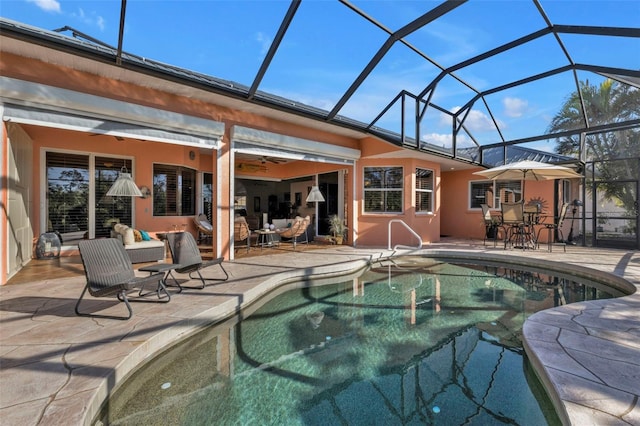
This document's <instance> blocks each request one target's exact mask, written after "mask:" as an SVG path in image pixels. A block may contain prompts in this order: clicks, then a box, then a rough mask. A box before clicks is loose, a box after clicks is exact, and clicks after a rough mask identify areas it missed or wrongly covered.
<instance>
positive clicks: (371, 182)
mask: <svg viewBox="0 0 640 426" xmlns="http://www.w3.org/2000/svg"><path fill="white" fill-rule="evenodd" d="M403 182H404V174H403V171H402V167H365V168H364V212H365V213H401V212H402V199H403V192H402V187H403Z"/></svg>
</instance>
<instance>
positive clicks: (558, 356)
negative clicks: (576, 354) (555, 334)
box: [527, 338, 600, 381]
mask: <svg viewBox="0 0 640 426" xmlns="http://www.w3.org/2000/svg"><path fill="white" fill-rule="evenodd" d="M527 343H528V344H529V346H530V347H531V348H532V349H533V350H534V352H535V354H536V356H537V357H538V358H539V359H540V362H542V364H543V365H544V366H545V367H548V368H553V369H555V370H558V371H564V372H567V373H570V374H572V375H575V376H579V377H583V378H585V379H588V380H593V381H600V379H599V378H598V377H596V376H594V375H593V374H591V373H590V372H589V371H588V370H586V369H585V368H584V367H583V366H582V365H581V364H580V363H578V362H577V361H576V360H575V359H573V358H572V357H570V356H569V355H568V354H567V353H566V352H565V351H564V350H562V346H560V345H559V344H558V343H557V342H556V343H551V342H542V341H532V340H530V339H528V338H527Z"/></svg>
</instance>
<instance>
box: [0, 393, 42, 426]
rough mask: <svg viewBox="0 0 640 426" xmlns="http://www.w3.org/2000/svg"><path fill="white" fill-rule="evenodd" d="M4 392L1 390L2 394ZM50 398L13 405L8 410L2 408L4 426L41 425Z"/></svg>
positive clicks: (1, 415) (0, 416)
mask: <svg viewBox="0 0 640 426" xmlns="http://www.w3.org/2000/svg"><path fill="white" fill-rule="evenodd" d="M1 392H2V391H1V390H0V393H1ZM48 403H49V398H48V397H47V398H42V399H39V400H35V401H27V402H24V403H22V404H16V405H12V406H11V407H7V408H0V419H2V421H1V422H0V424H2V425H20V426H36V425H37V424H39V421H40V416H39V414H40V413H42V412H43V411H44V410H45V408H46V407H47V404H48Z"/></svg>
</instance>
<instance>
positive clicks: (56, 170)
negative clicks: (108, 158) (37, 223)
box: [46, 152, 90, 241]
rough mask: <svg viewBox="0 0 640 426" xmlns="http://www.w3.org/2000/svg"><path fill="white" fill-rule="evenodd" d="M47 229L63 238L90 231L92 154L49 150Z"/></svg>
mask: <svg viewBox="0 0 640 426" xmlns="http://www.w3.org/2000/svg"><path fill="white" fill-rule="evenodd" d="M46 169H47V171H46V174H47V230H48V231H55V232H59V233H60V234H62V238H63V240H64V241H70V240H78V239H82V237H83V235H84V233H85V232H87V231H88V230H89V223H88V222H89V210H88V206H89V190H90V188H89V156H88V155H80V154H69V153H59V152H47V154H46Z"/></svg>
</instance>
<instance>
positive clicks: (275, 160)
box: [260, 155, 285, 164]
mask: <svg viewBox="0 0 640 426" xmlns="http://www.w3.org/2000/svg"><path fill="white" fill-rule="evenodd" d="M267 161H268V162H270V163H273V164H280V163H284V162H285V160H283V159H282V158H277V157H267V156H265V155H263V156H262V158H261V159H260V162H261V163H262V164H266V163H267Z"/></svg>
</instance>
